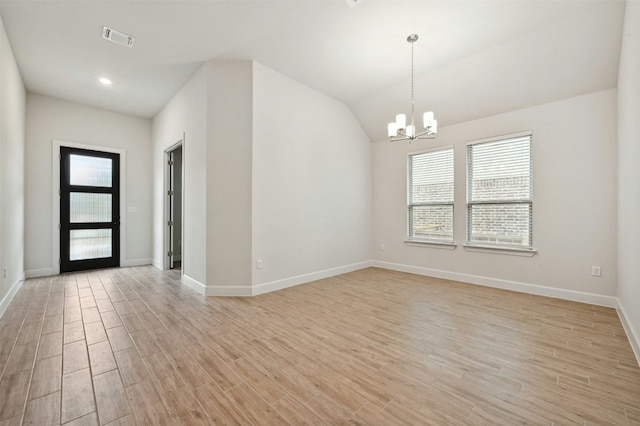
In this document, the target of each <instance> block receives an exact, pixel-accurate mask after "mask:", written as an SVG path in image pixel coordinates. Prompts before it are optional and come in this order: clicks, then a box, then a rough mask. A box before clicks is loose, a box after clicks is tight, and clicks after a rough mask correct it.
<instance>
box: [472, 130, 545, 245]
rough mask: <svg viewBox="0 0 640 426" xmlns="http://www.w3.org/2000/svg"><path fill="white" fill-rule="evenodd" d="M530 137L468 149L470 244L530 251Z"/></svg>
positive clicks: (485, 142) (512, 137)
mask: <svg viewBox="0 0 640 426" xmlns="http://www.w3.org/2000/svg"><path fill="white" fill-rule="evenodd" d="M532 189H533V185H532V172H531V132H526V133H521V134H517V135H509V136H503V137H500V138H493V139H491V140H483V141H475V142H470V143H469V144H468V145H467V244H469V245H471V246H496V247H504V248H515V249H526V250H531V249H532V229H531V222H532V193H533V191H532Z"/></svg>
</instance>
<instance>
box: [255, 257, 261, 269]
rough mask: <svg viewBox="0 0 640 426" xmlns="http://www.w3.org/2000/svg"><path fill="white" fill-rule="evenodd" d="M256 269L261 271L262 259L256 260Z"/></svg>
mask: <svg viewBox="0 0 640 426" xmlns="http://www.w3.org/2000/svg"><path fill="white" fill-rule="evenodd" d="M256 269H262V259H258V260H256Z"/></svg>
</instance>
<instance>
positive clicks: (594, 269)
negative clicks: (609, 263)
mask: <svg viewBox="0 0 640 426" xmlns="http://www.w3.org/2000/svg"><path fill="white" fill-rule="evenodd" d="M601 272H602V271H601V270H600V267H599V266H592V267H591V275H593V276H594V277H599V276H600V275H601Z"/></svg>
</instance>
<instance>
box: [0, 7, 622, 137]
mask: <svg viewBox="0 0 640 426" xmlns="http://www.w3.org/2000/svg"><path fill="white" fill-rule="evenodd" d="M0 14H1V15H2V20H3V22H4V25H5V29H6V31H7V35H8V38H9V41H10V43H11V46H12V48H13V50H14V55H15V57H16V60H17V63H18V67H19V68H20V72H21V74H22V77H23V79H24V83H25V85H26V87H27V90H29V91H31V92H35V93H41V94H45V95H49V96H54V97H58V98H62V99H67V100H70V101H75V102H79V103H82V104H87V105H91V106H96V107H101V108H105V109H109V110H113V111H119V112H123V113H128V114H133V115H137V116H142V117H148V118H151V117H153V116H154V115H155V114H156V113H157V112H158V111H159V110H160V109H161V108H162V107H163V106H164V105H165V104H166V103H167V102H168V101H169V99H171V97H172V96H173V94H174V93H175V92H176V91H177V90H178V89H179V88H180V87H181V86H182V85H183V84H184V83H185V82H186V81H187V80H188V79H189V78H190V77H191V76H192V75H193V73H194V72H195V71H196V70H197V69H198V68H200V67H201V65H202V64H203V63H204V62H206V61H208V60H212V59H216V60H255V61H257V62H260V63H261V64H263V65H265V66H267V67H269V68H271V69H273V70H275V71H277V72H280V73H282V74H284V75H286V76H288V77H291V78H293V79H295V80H297V81H299V82H301V83H303V84H305V85H307V86H309V87H312V88H314V89H316V90H318V91H320V92H323V93H325V94H327V95H328V96H331V97H333V98H335V99H337V100H339V101H341V102H343V103H345V104H346V105H347V106H348V107H349V108H350V109H351V110H352V111H353V113H354V115H355V116H356V118H357V119H358V121H359V122H360V123H361V125H362V127H363V129H364V130H365V131H366V133H367V134H368V136H369V137H370V139H371V140H373V141H375V140H382V139H385V138H386V123H387V122H389V121H391V120H392V119H393V118H394V116H395V114H396V113H399V112H408V109H409V99H410V98H409V96H410V79H409V75H410V59H411V56H410V55H411V47H410V44H409V43H407V42H406V37H407V35H408V34H410V33H417V34H418V35H419V36H420V40H419V41H418V42H417V43H416V44H415V74H416V77H415V98H416V109H417V110H418V111H423V110H427V109H429V110H433V111H435V113H436V118H438V120H439V124H440V127H442V126H446V125H450V124H454V123H459V122H463V121H468V120H473V119H476V118H481V117H484V116H488V115H492V114H497V113H500V112H505V111H511V110H514V109H518V108H524V107H528V106H532V105H537V104H541V103H545V102H551V101H555V100H559V99H563V98H566V97H571V96H578V95H581V94H585V93H590V92H594V91H597V90H604V89H609V88H613V87H616V84H617V73H618V62H619V55H620V43H621V37H622V26H623V20H624V2H623V1H618V0H467V1H456V0H421V1H418V0H414V1H406V0H360V1H359V2H358V3H357V4H356V6H355V7H351V6H349V5H348V4H347V3H346V2H345V1H344V0H254V1H249V0H246V1H245V0H227V1H222V0H211V1H206V0H200V1H188V0H180V1H164V0H163V1H161V0H158V1H126V0H116V1H93V0H84V1H82V0H78V1H57V0H47V1H31V0H0ZM103 25H106V26H109V27H111V28H113V29H115V30H118V31H122V32H124V33H127V34H130V35H132V36H134V37H135V45H134V47H133V48H131V49H129V48H126V47H122V46H119V45H116V44H113V43H110V42H107V41H104V40H102V38H101V30H102V26H103ZM100 76H107V77H109V78H111V79H112V80H113V85H112V86H110V87H104V86H102V85H100V83H99V82H98V78H99V77H100Z"/></svg>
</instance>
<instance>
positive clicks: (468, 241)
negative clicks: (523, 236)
mask: <svg viewBox="0 0 640 426" xmlns="http://www.w3.org/2000/svg"><path fill="white" fill-rule="evenodd" d="M510 139H513V140H514V141H516V140H519V139H528V144H529V159H528V160H529V161H528V163H529V177H528V179H529V197H528V198H520V199H504V198H495V199H490V200H486V199H485V200H480V201H478V200H472V197H473V187H472V184H473V182H472V178H473V163H472V158H471V156H472V152H471V150H472V147H473V146H475V145H480V144H485V143H494V142H503V141H508V140H510ZM466 155H467V158H466V179H465V185H466V233H465V248H466V249H471V250H474V249H476V250H477V249H480V250H482V249H488V250H498V251H507V252H525V253H535V249H534V247H533V241H534V240H533V186H534V184H533V131H531V130H528V131H524V132H518V133H511V134H507V135H500V136H494V137H490V138H484V139H478V140H473V141H468V142H467V146H466ZM480 205H485V206H490V205H493V206H506V205H513V206H516V205H517V206H521V205H525V206H528V237H527V241H528V244H526V245H525V244H509V243H504V242H502V243H500V242H496V243H491V242H488V241H487V242H478V241H473V240H472V238H471V237H472V235H473V217H472V209H473V207H474V206H480Z"/></svg>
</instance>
